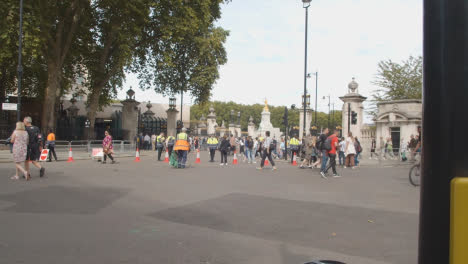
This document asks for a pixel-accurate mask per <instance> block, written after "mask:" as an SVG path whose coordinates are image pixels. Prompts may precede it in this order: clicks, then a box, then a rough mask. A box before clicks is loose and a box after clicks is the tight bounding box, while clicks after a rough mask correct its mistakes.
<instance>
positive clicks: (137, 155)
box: [135, 148, 140, 162]
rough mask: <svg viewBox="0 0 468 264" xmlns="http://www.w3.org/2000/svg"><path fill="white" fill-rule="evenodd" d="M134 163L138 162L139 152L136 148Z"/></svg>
mask: <svg viewBox="0 0 468 264" xmlns="http://www.w3.org/2000/svg"><path fill="white" fill-rule="evenodd" d="M135 162H140V150H139V149H138V148H137V150H136V153H135Z"/></svg>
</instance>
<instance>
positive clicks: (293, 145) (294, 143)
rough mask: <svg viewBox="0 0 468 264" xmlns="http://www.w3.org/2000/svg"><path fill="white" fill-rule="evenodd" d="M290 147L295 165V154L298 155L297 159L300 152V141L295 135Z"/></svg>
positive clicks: (290, 141)
mask: <svg viewBox="0 0 468 264" xmlns="http://www.w3.org/2000/svg"><path fill="white" fill-rule="evenodd" d="M289 147H290V148H291V163H293V160H294V154H296V157H297V153H298V152H299V140H298V139H297V138H296V136H295V135H293V136H292V138H291V140H289Z"/></svg>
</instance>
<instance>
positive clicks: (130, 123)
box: [121, 88, 140, 142]
mask: <svg viewBox="0 0 468 264" xmlns="http://www.w3.org/2000/svg"><path fill="white" fill-rule="evenodd" d="M121 103H122V105H123V106H122V132H123V133H122V134H123V139H124V140H129V141H130V142H133V139H134V138H135V136H136V134H137V130H138V107H137V106H138V105H139V104H140V103H139V102H137V101H136V100H135V92H134V91H133V90H132V88H130V89H129V90H128V91H127V99H125V100H123V101H122V102H121Z"/></svg>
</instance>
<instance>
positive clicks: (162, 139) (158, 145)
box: [156, 132, 166, 161]
mask: <svg viewBox="0 0 468 264" xmlns="http://www.w3.org/2000/svg"><path fill="white" fill-rule="evenodd" d="M164 142H166V138H165V137H164V133H163V132H161V134H159V136H158V137H157V138H156V148H157V149H158V161H161V153H162V151H163V149H164Z"/></svg>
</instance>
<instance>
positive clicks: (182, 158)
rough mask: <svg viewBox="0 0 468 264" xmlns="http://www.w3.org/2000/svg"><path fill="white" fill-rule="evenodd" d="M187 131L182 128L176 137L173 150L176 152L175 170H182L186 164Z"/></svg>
mask: <svg viewBox="0 0 468 264" xmlns="http://www.w3.org/2000/svg"><path fill="white" fill-rule="evenodd" d="M186 132H187V129H186V128H185V127H183V128H182V132H180V133H179V134H178V135H177V140H176V143H175V147H174V150H175V151H177V161H178V165H177V168H179V169H184V168H185V163H186V162H187V152H188V151H189V149H190V143H189V139H188V135H187V133H186Z"/></svg>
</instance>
